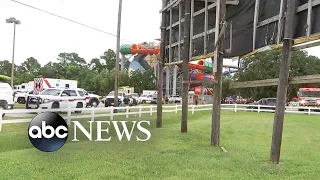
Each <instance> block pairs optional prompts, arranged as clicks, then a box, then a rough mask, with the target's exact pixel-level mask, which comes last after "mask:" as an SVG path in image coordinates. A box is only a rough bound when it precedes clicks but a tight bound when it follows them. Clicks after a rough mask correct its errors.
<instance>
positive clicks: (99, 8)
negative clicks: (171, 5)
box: [0, 0, 320, 65]
mask: <svg viewBox="0 0 320 180" xmlns="http://www.w3.org/2000/svg"><path fill="white" fill-rule="evenodd" d="M18 1H20V2H23V3H25V4H28V5H31V6H34V7H37V8H40V9H43V10H46V11H49V12H51V13H54V14H57V15H60V16H64V17H66V18H69V19H72V20H75V21H78V22H81V23H83V24H86V25H90V26H93V27H95V28H98V29H101V30H103V31H106V32H109V33H112V34H114V35H116V33H117V13H118V2H119V1H118V0H18ZM160 9H161V0H135V1H133V0H123V9H122V12H123V13H122V26H121V38H123V39H126V40H129V41H132V42H135V43H140V42H144V41H147V42H150V41H154V39H156V38H159V37H160V29H159V28H160V14H159V10H160ZM9 17H15V18H17V19H18V20H20V21H21V22H22V23H21V25H18V26H17V31H16V53H15V63H16V64H21V63H22V62H23V61H24V60H25V59H26V58H28V57H34V58H36V59H37V60H38V61H39V62H40V63H41V64H43V65H44V64H46V63H48V62H49V61H56V59H57V56H58V54H59V53H61V52H69V53H71V52H76V53H78V54H79V55H80V56H81V57H83V58H85V59H86V60H87V62H89V61H90V60H91V59H92V58H97V57H99V56H100V55H101V54H102V53H103V52H104V51H106V50H107V49H109V48H111V49H113V50H115V49H116V37H114V36H110V35H108V34H104V33H101V32H98V31H95V30H92V29H89V28H86V27H83V26H80V25H78V24H74V23H71V22H69V21H66V20H63V19H60V18H57V17H55V16H52V15H49V14H46V13H43V12H40V11H37V10H34V9H31V8H29V7H26V6H23V5H21V4H18V3H15V2H13V1H11V0H0V60H4V59H6V60H9V61H11V59H12V38H13V24H7V23H6V22H5V20H6V19H7V18H9ZM124 43H128V42H126V41H124V40H121V44H124ZM319 50H320V47H316V48H312V49H310V50H309V51H308V52H309V53H310V54H312V55H315V56H318V57H320V51H319ZM230 63H231V61H229V63H228V62H226V64H230ZM232 64H233V63H232Z"/></svg>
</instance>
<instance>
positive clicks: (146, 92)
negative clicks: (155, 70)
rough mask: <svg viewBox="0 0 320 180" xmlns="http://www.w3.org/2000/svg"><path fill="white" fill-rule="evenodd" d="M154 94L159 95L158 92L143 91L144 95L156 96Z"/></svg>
mask: <svg viewBox="0 0 320 180" xmlns="http://www.w3.org/2000/svg"><path fill="white" fill-rule="evenodd" d="M154 94H158V91H157V90H143V91H142V95H154Z"/></svg>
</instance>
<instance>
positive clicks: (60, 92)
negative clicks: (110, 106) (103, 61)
mask: <svg viewBox="0 0 320 180" xmlns="http://www.w3.org/2000/svg"><path fill="white" fill-rule="evenodd" d="M85 106H86V97H83V96H81V95H80V93H79V92H78V90H77V89H68V88H48V89H45V90H43V91H41V92H40V93H39V94H38V95H30V96H28V99H27V103H26V108H27V109H30V108H32V109H37V108H40V109H64V108H83V107H85ZM80 112H81V111H77V113H80Z"/></svg>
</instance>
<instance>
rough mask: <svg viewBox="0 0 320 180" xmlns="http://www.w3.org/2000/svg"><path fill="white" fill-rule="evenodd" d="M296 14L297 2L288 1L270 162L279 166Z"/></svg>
mask: <svg viewBox="0 0 320 180" xmlns="http://www.w3.org/2000/svg"><path fill="white" fill-rule="evenodd" d="M295 14H296V0H288V1H287V15H286V22H285V32H284V40H283V52H282V61H281V69H280V75H279V85H278V91H277V104H276V111H275V115H274V124H273V134H272V143H271V153H270V160H271V161H272V162H273V163H277V164H279V160H280V149H281V141H282V130H283V121H284V111H285V105H286V94H287V87H288V84H289V82H288V79H289V69H290V61H291V52H292V45H293V32H294V21H295Z"/></svg>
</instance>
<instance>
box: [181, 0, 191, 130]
mask: <svg viewBox="0 0 320 180" xmlns="http://www.w3.org/2000/svg"><path fill="white" fill-rule="evenodd" d="M190 12H191V0H185V21H184V41H183V42H184V43H183V46H184V49H183V64H182V72H183V81H184V83H183V88H182V116H181V132H187V131H188V93H189V83H186V82H187V81H189V59H190V57H189V54H190V52H189V50H190V19H191V15H190Z"/></svg>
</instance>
